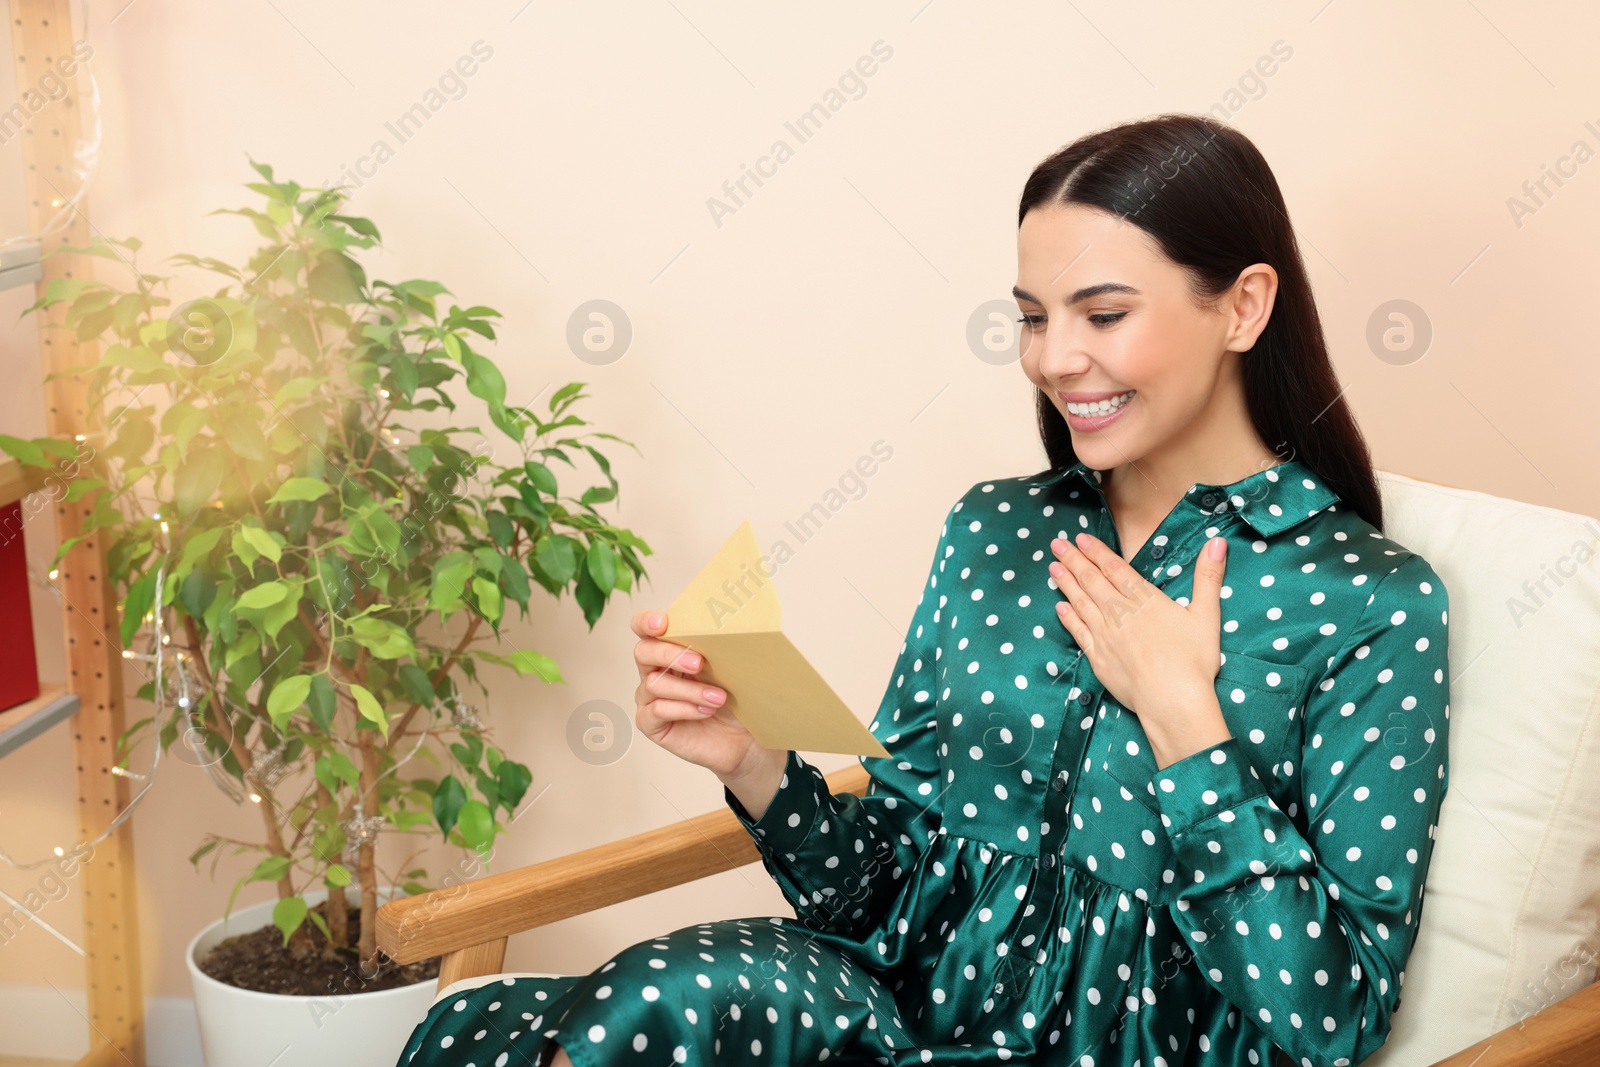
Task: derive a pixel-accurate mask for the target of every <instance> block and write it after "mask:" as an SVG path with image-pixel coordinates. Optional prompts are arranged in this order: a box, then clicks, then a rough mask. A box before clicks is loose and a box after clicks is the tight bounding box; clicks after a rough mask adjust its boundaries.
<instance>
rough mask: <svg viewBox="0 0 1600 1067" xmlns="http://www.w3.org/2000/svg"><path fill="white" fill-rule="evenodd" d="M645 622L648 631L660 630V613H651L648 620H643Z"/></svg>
mask: <svg viewBox="0 0 1600 1067" xmlns="http://www.w3.org/2000/svg"><path fill="white" fill-rule="evenodd" d="M645 622H647V623H649V625H650V629H652V630H659V629H661V615H660V613H659V612H655V613H652V614H651V616H650V617H649V618H648V619H646V620H645Z"/></svg>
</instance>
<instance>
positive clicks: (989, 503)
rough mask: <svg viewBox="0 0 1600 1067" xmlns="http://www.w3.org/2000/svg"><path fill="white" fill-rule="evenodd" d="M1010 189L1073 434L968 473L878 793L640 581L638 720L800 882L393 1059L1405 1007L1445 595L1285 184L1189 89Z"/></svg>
mask: <svg viewBox="0 0 1600 1067" xmlns="http://www.w3.org/2000/svg"><path fill="white" fill-rule="evenodd" d="M1018 219H1019V226H1020V229H1019V235H1018V251H1019V255H1018V282H1017V288H1016V289H1015V291H1014V292H1015V295H1016V298H1017V300H1018V302H1019V304H1020V305H1021V307H1022V310H1023V317H1022V320H1021V321H1022V323H1023V334H1022V337H1023V345H1022V349H1023V351H1022V360H1021V362H1022V367H1023V370H1024V372H1025V373H1026V374H1027V376H1028V378H1029V380H1030V381H1031V382H1033V384H1034V385H1035V386H1037V387H1038V419H1039V426H1040V434H1041V437H1042V439H1043V442H1044V447H1045V452H1046V454H1047V455H1048V457H1049V459H1050V468H1049V469H1048V470H1046V471H1044V472H1042V473H1041V474H1038V475H1034V476H1031V477H1024V478H1001V479H995V480H992V481H985V482H980V483H978V484H977V485H974V486H972V487H971V488H970V489H969V490H967V492H966V493H964V494H963V495H962V496H961V498H960V499H959V500H957V501H956V502H955V504H954V505H953V506H952V507H951V508H950V510H949V513H948V514H947V516H946V519H945V522H944V526H943V529H942V531H941V535H940V537H939V541H938V547H937V549H936V551H935V553H934V557H933V564H932V568H931V572H930V574H929V577H928V581H927V585H926V587H925V589H924V591H923V594H922V598H921V600H920V602H919V603H918V605H917V608H916V612H915V615H914V617H913V619H912V622H911V626H910V629H909V632H908V634H907V636H906V640H905V644H904V646H903V647H902V649H901V651H900V654H899V657H898V660H897V662H896V664H895V667H894V671H893V674H892V677H891V680H890V683H889V685H888V688H887V691H886V693H885V694H884V697H883V701H882V704H881V705H880V707H879V708H878V711H877V715H876V717H875V719H874V721H873V722H872V724H871V729H872V731H873V733H874V735H875V736H876V737H878V738H879V739H880V740H881V741H882V743H883V744H884V746H885V747H886V748H887V749H888V750H889V751H890V753H891V756H889V757H888V758H877V757H869V758H864V759H863V763H864V765H865V766H866V768H867V769H868V771H869V772H870V773H871V776H872V780H871V785H870V787H869V789H868V791H867V793H866V795H865V796H862V797H857V796H853V795H845V796H842V797H841V796H833V795H832V794H831V793H830V792H829V791H828V788H827V785H826V783H825V781H824V780H823V778H822V775H821V773H820V772H819V771H818V770H817V769H816V768H815V767H814V766H812V765H811V764H810V763H808V762H806V761H805V760H802V759H801V758H800V756H799V755H798V754H797V753H795V752H793V751H788V752H777V751H772V750H768V749H765V748H763V747H761V746H760V745H758V744H756V743H755V742H754V740H753V739H752V738H751V737H750V735H749V734H748V733H747V732H746V731H745V730H744V729H743V727H742V726H741V725H740V724H739V723H738V722H737V720H735V719H733V718H732V717H731V716H730V715H729V714H727V713H725V712H722V711H720V710H718V706H719V705H720V704H721V703H722V702H723V701H724V700H725V694H722V693H719V692H717V691H716V690H715V689H714V688H706V687H704V686H702V685H701V684H699V683H697V682H696V681H695V675H696V673H697V672H698V671H700V670H703V667H704V663H703V660H702V658H701V657H700V656H699V654H697V653H695V652H692V651H688V650H687V649H685V648H684V647H682V646H680V645H677V644H673V643H670V642H667V641H664V640H661V639H660V638H659V637H656V636H654V635H657V634H660V633H661V632H662V631H663V629H664V625H663V624H664V621H665V620H664V619H663V618H662V617H661V616H660V615H659V614H651V613H645V612H641V613H640V614H639V616H637V617H636V618H635V622H634V625H635V630H636V632H638V633H639V634H640V637H641V640H640V641H639V643H638V646H637V648H636V651H635V659H636V660H637V662H638V666H639V672H640V679H641V681H640V687H639V692H638V701H639V708H638V723H639V726H640V728H641V729H642V730H643V731H644V732H645V733H646V734H647V735H648V736H649V737H650V738H651V739H652V740H654V741H656V742H657V743H658V744H660V745H662V746H663V747H665V748H667V749H668V750H669V751H672V752H674V753H675V754H677V755H679V756H681V757H683V758H684V759H687V760H689V761H691V762H693V763H696V764H699V765H701V766H705V767H707V768H709V769H710V770H712V771H714V772H715V773H716V774H717V776H718V777H719V779H720V780H721V781H722V782H723V785H724V798H725V800H726V802H727V804H728V805H729V807H730V808H731V809H732V811H733V812H734V813H735V814H736V815H737V816H738V818H739V820H740V821H741V823H743V824H744V826H745V827H747V828H748V829H749V830H750V831H751V832H752V834H753V835H754V840H755V842H756V844H757V846H758V848H759V850H760V852H761V856H762V862H763V864H764V865H765V867H766V869H767V870H768V871H769V872H770V873H771V875H772V877H773V878H774V879H775V880H776V881H777V883H778V884H779V885H780V886H781V887H782V889H783V890H784V893H785V895H786V896H787V897H788V899H789V900H790V901H791V902H792V903H793V905H794V907H795V912H796V916H797V918H796V919H795V920H789V919H786V918H751V919H743V920H726V921H721V922H713V923H708V924H703V925H699V926H690V927H685V928H683V929H680V930H677V931H674V932H672V933H669V934H667V935H665V936H663V937H661V938H658V939H656V940H653V941H647V942H641V943H639V944H637V945H634V946H631V947H629V948H627V949H625V950H623V951H622V952H620V953H618V954H617V955H616V956H614V957H612V959H611V960H609V961H608V962H607V963H605V964H604V965H603V966H601V967H600V968H599V969H597V970H596V971H594V972H593V973H591V974H589V975H583V976H576V977H571V978H563V979H515V980H502V981H501V982H496V983H494V984H492V985H491V986H488V987H486V988H484V989H480V990H474V991H468V992H465V993H462V994H459V995H456V996H453V997H447V998H445V1000H443V1001H441V1002H440V1004H439V1005H437V1006H436V1007H435V1009H434V1010H433V1011H432V1012H431V1013H430V1015H429V1018H428V1019H427V1020H426V1021H425V1022H424V1023H423V1025H421V1026H420V1027H419V1028H418V1030H417V1032H416V1034H415V1035H414V1036H413V1039H412V1042H411V1044H410V1045H409V1046H408V1048H407V1053H406V1055H404V1056H402V1061H401V1062H402V1063H404V1062H407V1061H409V1060H410V1057H411V1056H412V1055H414V1054H416V1053H417V1052H419V1051H421V1052H423V1053H424V1054H423V1055H422V1056H420V1057H418V1059H417V1060H416V1062H417V1063H419V1064H422V1063H426V1064H434V1063H445V1062H450V1063H457V1062H459V1063H466V1062H473V1063H477V1064H487V1063H505V1062H507V1061H508V1058H507V1055H506V1054H505V1053H507V1052H508V1051H509V1055H510V1056H511V1057H512V1058H514V1059H515V1061H516V1062H518V1063H528V1062H531V1063H538V1064H543V1063H546V1062H548V1063H553V1064H557V1065H563V1067H565V1065H567V1064H571V1063H576V1064H578V1065H579V1067H600V1065H602V1064H614V1063H615V1064H623V1063H629V1064H631V1063H652V1064H657V1063H659V1064H666V1063H674V1062H676V1063H729V1064H732V1063H739V1064H743V1063H757V1062H763V1061H766V1062H772V1063H775V1064H789V1063H814V1062H818V1061H825V1060H835V1059H836V1060H839V1061H842V1062H851V1063H854V1062H879V1063H893V1064H896V1065H909V1064H920V1063H935V1064H941V1065H954V1064H993V1063H1002V1062H1006V1061H1014V1062H1018V1063H1034V1062H1037V1063H1061V1064H1073V1065H1083V1067H1107V1065H1112V1064H1116V1065H1134V1064H1139V1065H1143V1067H1150V1065H1160V1064H1168V1065H1176V1064H1218V1065H1233V1064H1267V1063H1271V1062H1273V1058H1274V1057H1275V1056H1278V1055H1280V1053H1278V1052H1277V1051H1276V1050H1275V1048H1274V1046H1276V1047H1277V1049H1281V1050H1283V1053H1286V1054H1287V1058H1288V1061H1289V1062H1292V1063H1295V1064H1305V1065H1315V1067H1324V1065H1326V1067H1345V1065H1353V1064H1357V1063H1360V1062H1361V1061H1362V1060H1363V1059H1365V1058H1366V1057H1367V1056H1368V1055H1370V1054H1371V1053H1372V1052H1373V1051H1374V1050H1375V1049H1376V1048H1378V1047H1379V1046H1380V1045H1381V1044H1382V1043H1383V1042H1384V1040H1385V1038H1386V1037H1387V1035H1388V1032H1389V1023H1390V1016H1391V1014H1392V1013H1393V1011H1394V1010H1395V1008H1396V1007H1397V1006H1398V1004H1399V1001H1400V992H1401V981H1402V978H1403V975H1404V967H1405V963H1406V959H1407V956H1408V955H1409V953H1410V949H1411V946H1412V944H1413V941H1414V939H1415V936H1416V932H1417V924H1418V921H1419V919H1420V917H1421V912H1422V890H1423V883H1424V880H1425V877H1426V874H1427V869H1428V861H1429V858H1430V855H1431V851H1432V841H1433V833H1434V828H1435V826H1436V823H1437V820H1438V814H1439V806H1440V802H1441V800H1442V798H1443V796H1444V793H1445V789H1446V785H1447V761H1446V749H1447V740H1448V736H1447V735H1448V718H1449V670H1448V658H1447V657H1448V649H1447V644H1448V641H1447V638H1448V618H1449V611H1448V609H1449V600H1448V593H1447V591H1446V589H1445V587H1444V584H1443V583H1442V582H1441V581H1440V580H1439V577H1438V575H1437V574H1435V573H1434V571H1433V569H1432V568H1431V567H1430V566H1429V565H1428V563H1427V561H1426V560H1424V559H1423V558H1422V557H1420V556H1418V555H1416V554H1414V553H1412V552H1409V551H1408V550H1406V549H1405V548H1404V547H1403V546H1401V545H1399V544H1397V543H1395V542H1394V541H1392V540H1390V539H1389V538H1387V537H1385V536H1384V535H1383V534H1382V533H1381V532H1380V530H1381V526H1382V514H1381V503H1380V499H1379V494H1378V490H1377V487H1376V484H1375V481H1374V477H1373V473H1372V469H1371V465H1370V461H1369V459H1368V454H1367V450H1366V447H1365V444H1364V443H1363V441H1362V438H1361V435H1360V433H1359V431H1358V430H1357V429H1356V426H1355V423H1354V421H1353V420H1352V418H1351V415H1350V412H1349V410H1348V408H1347V407H1346V405H1345V403H1344V401H1343V399H1342V398H1341V391H1340V389H1339V386H1338V383H1337V381H1336V379H1335V376H1334V374H1333V371H1332V368H1331V367H1330V365H1329V362H1328V355H1327V349H1326V346H1325V344H1324V341H1323V337H1322V332H1321V327H1320V324H1319V322H1318V318H1317V313H1316V309H1315V306H1314V304H1313V302H1312V297H1311V289H1310V285H1309V283H1308V281H1307V279H1306V275H1305V271H1304V268H1303V265H1302V263H1301V260H1300V256H1299V253H1298V250H1297V247H1296V244H1295V240H1294V237H1293V233H1292V231H1291V228H1290V226H1289V222H1288V218H1287V214H1286V211H1285V208H1284V204H1283V201H1282V197H1281V195H1280V194H1279V191H1278V187H1277V184H1276V182H1275V180H1274V179H1273V176H1272V174H1271V172H1270V170H1269V169H1268V167H1267V165H1266V163H1265V161H1264V160H1263V159H1262V158H1261V156H1260V154H1259V153H1258V152H1257V151H1256V149H1255V148H1254V146H1253V145H1251V143H1250V142H1249V141H1248V140H1247V139H1246V138H1245V137H1243V136H1242V135H1241V134H1239V133H1237V132H1236V131H1234V130H1232V129H1229V128H1227V127H1225V126H1223V125H1221V124H1219V123H1216V122H1214V121H1212V120H1210V119H1206V118H1200V117H1191V116H1183V115H1173V116H1161V117H1158V118H1155V119H1152V120H1148V121H1143V122H1135V123H1129V124H1125V125H1122V126H1118V127H1115V128H1112V129H1109V130H1105V131H1101V132H1097V133H1094V134H1091V135H1089V136H1087V137H1084V138H1082V139H1081V140H1079V141H1077V142H1075V143H1074V144H1072V145H1069V146H1068V147H1067V148H1065V149H1063V150H1062V151H1060V152H1058V153H1057V154H1055V155H1053V156H1051V157H1050V158H1049V159H1047V160H1045V161H1044V162H1043V163H1042V164H1040V165H1039V167H1038V168H1037V169H1036V170H1035V171H1034V173H1033V175H1032V176H1031V177H1030V178H1029V180H1028V183H1027V185H1026V187H1025V189H1024V191H1023V196H1022V202H1021V207H1020V210H1019V212H1018ZM1218 549H1222V550H1225V551H1216V550H1218ZM474 1035H476V1036H474ZM452 1045H453V1046H454V1047H455V1050H456V1051H455V1052H454V1053H452V1054H451V1055H450V1056H449V1057H441V1056H440V1055H439V1053H438V1051H437V1050H438V1049H440V1048H441V1047H450V1046H452ZM558 1045H559V1046H560V1047H559V1048H558V1047H557V1046H558Z"/></svg>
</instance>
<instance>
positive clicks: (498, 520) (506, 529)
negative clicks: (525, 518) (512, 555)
mask: <svg viewBox="0 0 1600 1067" xmlns="http://www.w3.org/2000/svg"><path fill="white" fill-rule="evenodd" d="M485 518H486V519H487V520H488V522H489V536H490V537H492V538H494V543H495V544H497V545H499V546H500V547H501V548H510V547H511V540H512V538H514V537H516V535H517V527H516V524H515V523H513V522H512V521H511V516H509V515H507V514H506V513H505V512H503V511H491V512H489V514H488V515H487V516H485Z"/></svg>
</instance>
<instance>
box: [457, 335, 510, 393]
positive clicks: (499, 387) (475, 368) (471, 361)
mask: <svg viewBox="0 0 1600 1067" xmlns="http://www.w3.org/2000/svg"><path fill="white" fill-rule="evenodd" d="M461 365H462V366H463V367H465V368H466V371H467V391H468V392H469V393H471V394H472V395H473V396H476V397H481V398H482V399H484V400H487V401H489V403H491V404H502V405H503V404H504V403H505V402H506V379H505V376H504V375H502V374H501V373H500V368H499V367H496V366H495V365H494V363H493V362H491V361H490V360H488V359H486V358H484V357H483V356H480V355H478V353H476V352H474V351H472V350H471V349H468V348H465V347H463V348H462V351H461Z"/></svg>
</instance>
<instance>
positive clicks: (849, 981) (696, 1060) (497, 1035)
mask: <svg viewBox="0 0 1600 1067" xmlns="http://www.w3.org/2000/svg"><path fill="white" fill-rule="evenodd" d="M558 1043H559V1044H560V1046H561V1047H562V1048H564V1049H565V1050H566V1053H567V1056H568V1057H569V1058H570V1059H571V1060H572V1062H573V1064H574V1065H575V1067H606V1065H610V1064H652V1065H654V1064H660V1065H668V1064H675V1063H690V1064H739V1065H747V1064H758V1063H772V1064H775V1065H784V1064H791V1063H821V1062H835V1063H890V1062H894V1061H895V1059H894V1053H895V1051H896V1050H897V1049H899V1050H901V1051H902V1052H904V1053H909V1052H910V1046H911V1039H910V1037H909V1036H908V1035H907V1034H906V1033H905V1031H904V1030H903V1029H902V1028H901V1021H900V1018H899V1015H898V1012H897V1009H896V1006H895V1001H894V997H893V996H892V995H891V994H890V993H889V991H888V990H887V989H886V988H885V987H884V986H883V985H882V984H881V983H880V982H879V981H878V979H877V977H876V976H874V975H873V974H872V973H871V972H869V971H867V970H864V969H862V968H861V967H860V966H858V965H857V964H856V963H855V962H854V961H853V960H852V959H850V957H848V956H846V955H844V954H843V953H841V952H840V951H839V950H838V949H837V948H834V947H832V946H831V945H830V944H828V943H826V942H825V941H822V940H819V939H817V938H816V937H815V935H813V934H812V932H811V931H809V930H807V929H806V928H805V927H803V926H801V925H799V924H798V923H796V922H795V921H794V920H792V919H785V918H778V917H772V918H748V919H728V920H723V921H720V922H712V923H704V924H701V925H698V926H686V927H683V928H682V929H679V930H674V931H672V932H671V933H669V934H666V935H665V936H663V937H660V938H656V939H653V940H649V941H641V942H639V943H638V944H635V945H631V946H629V947H628V948H625V949H623V950H622V951H621V952H619V953H617V954H616V955H615V956H613V957H612V958H611V959H609V960H607V961H606V962H605V963H604V964H602V965H601V966H600V967H599V968H598V969H596V970H595V971H593V972H592V973H590V974H587V975H577V976H572V977H560V978H523V977H506V978H500V979H496V980H493V981H491V982H489V983H488V984H487V985H483V986H480V987H478V988H476V989H468V990H463V991H461V992H459V993H456V994H453V995H451V996H448V997H445V998H443V999H442V1000H440V1001H439V1002H438V1003H436V1004H435V1005H433V1007H432V1008H431V1009H430V1010H429V1012H428V1014H427V1016H426V1017H425V1018H424V1019H423V1020H422V1022H421V1023H419V1024H418V1025H417V1028H416V1030H415V1031H413V1033H412V1035H411V1039H410V1041H408V1042H407V1043H406V1047H405V1049H404V1051H402V1053H401V1055H400V1059H399V1061H398V1063H397V1064H396V1067H447V1065H448V1067H467V1065H470V1067H491V1065H493V1067H507V1065H534V1067H539V1065H547V1064H549V1063H551V1062H552V1061H553V1059H554V1056H555V1051H556V1045H557V1044H558ZM904 1062H907V1063H911V1062H921V1060H920V1058H917V1057H910V1058H907V1059H905V1060H904Z"/></svg>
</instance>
